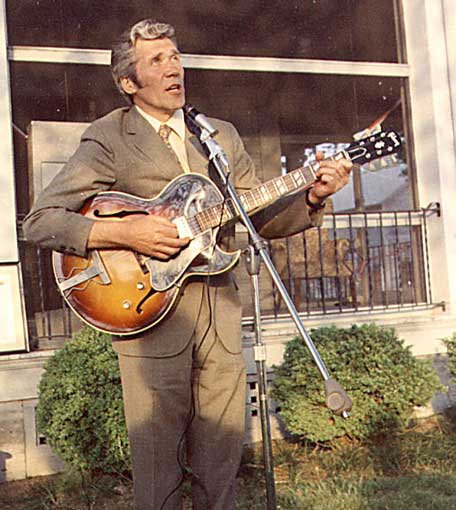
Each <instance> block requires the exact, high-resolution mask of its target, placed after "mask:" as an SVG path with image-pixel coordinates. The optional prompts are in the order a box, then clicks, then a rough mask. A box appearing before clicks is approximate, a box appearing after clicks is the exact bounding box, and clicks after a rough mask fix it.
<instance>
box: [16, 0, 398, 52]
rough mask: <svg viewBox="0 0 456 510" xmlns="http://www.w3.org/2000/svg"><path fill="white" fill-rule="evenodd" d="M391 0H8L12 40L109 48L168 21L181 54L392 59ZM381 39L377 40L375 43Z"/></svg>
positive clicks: (38, 44)
mask: <svg viewBox="0 0 456 510" xmlns="http://www.w3.org/2000/svg"><path fill="white" fill-rule="evenodd" d="M393 4H394V0H383V1H382V2H379V1H378V0H337V1H334V0H302V1H300V2H296V1H295V0H286V1H282V2H281V3H280V5H279V4H277V3H275V2H264V1H262V0H250V1H245V0H233V1H231V2H230V3H229V4H228V3H226V2H222V1H220V0H216V1H213V2H207V1H206V0H193V1H192V2H182V1H181V0H167V1H166V2H165V1H164V0H157V1H155V2H153V5H152V8H151V2H150V1H148V0H133V1H130V2H113V1H109V2H108V1H107V0H97V1H96V2H93V1H89V0H40V1H39V2H36V1H32V0H8V1H7V16H8V31H9V42H10V44H12V45H31V46H33V45H36V46H66V47H78V48H100V49H109V48H110V47H111V45H112V43H113V40H114V38H117V36H118V34H120V33H121V32H122V31H123V30H124V29H125V28H127V27H128V26H130V25H131V24H133V23H135V22H136V21H138V20H140V19H143V18H147V17H152V18H159V19H163V20H166V21H168V22H169V23H171V24H173V25H174V26H175V27H176V29H177V33H178V39H179V45H180V48H181V50H182V51H184V52H187V53H201V54H219V55H239V56H268V57H294V58H309V59H331V60H357V61H360V60H363V61H372V62H398V52H399V48H398V42H397V40H396V35H395V15H394V5H393ZM378 41H382V42H383V44H378Z"/></svg>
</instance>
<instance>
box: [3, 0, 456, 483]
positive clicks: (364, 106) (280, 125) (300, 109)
mask: <svg viewBox="0 0 456 510" xmlns="http://www.w3.org/2000/svg"><path fill="white" fill-rule="evenodd" d="M0 4H1V8H0V70H1V76H2V79H1V81H0V89H1V90H0V111H1V116H0V123H1V124H2V126H3V128H2V132H3V133H4V136H3V137H2V138H1V139H0V145H1V151H0V158H1V160H2V165H1V172H0V184H1V185H0V204H2V206H3V207H2V209H3V220H2V222H0V241H1V242H0V298H1V303H2V306H1V307H0V470H1V471H0V479H15V478H23V477H25V476H33V475H35V474H45V473H48V472H53V471H55V470H56V469H58V468H59V466H60V464H59V461H58V459H56V458H55V457H53V456H52V454H51V453H50V451H49V448H48V446H47V445H46V444H45V438H43V437H42V436H40V435H39V434H38V433H37V431H36V427H35V425H34V407H35V405H36V400H37V384H38V382H39V378H40V375H41V373H42V368H43V364H44V362H45V360H46V359H47V358H48V357H49V356H51V355H52V353H53V351H54V350H55V349H56V348H59V347H60V346H61V345H62V344H63V343H64V342H65V341H67V340H68V339H69V338H70V337H71V334H72V332H73V331H74V330H75V329H77V328H79V327H80V323H79V321H78V320H76V318H75V317H74V315H73V314H72V313H71V312H70V311H69V309H68V307H66V306H65V304H64V303H63V301H62V299H61V297H60V296H59V294H58V292H57V290H56V286H55V283H54V278H53V274H52V267H51V265H50V254H49V253H46V252H44V251H42V250H39V249H36V248H35V247H33V246H30V245H28V244H27V243H26V242H25V241H24V239H23V236H22V231H21V224H22V220H23V218H24V216H25V214H26V213H27V211H28V210H29V208H30V205H31V203H32V202H33V199H34V197H35V196H36V193H38V192H39V190H40V189H41V188H42V187H43V186H45V185H46V184H47V182H49V180H50V179H51V178H52V176H53V175H54V174H55V173H56V172H57V171H58V169H59V168H60V167H61V166H62V164H64V162H65V161H66V160H67V159H68V157H69V156H70V155H71V152H72V151H73V150H74V148H75V147H76V145H77V142H78V137H79V135H80V133H81V132H82V130H83V129H84V128H85V126H86V125H87V123H89V122H91V121H93V120H94V119H95V118H97V117H99V116H101V115H104V114H106V113H107V112H109V111H110V110H112V109H113V108H116V107H121V106H124V103H123V100H122V98H121V97H120V95H119V94H118V92H117V91H116V89H115V86H114V84H113V83H112V80H111V77H110V73H109V67H108V66H109V60H110V52H109V48H110V47H111V45H112V43H113V42H114V38H115V37H116V36H117V35H118V34H119V32H120V31H121V30H122V29H123V28H125V27H127V26H128V25H130V24H131V23H133V22H135V21H138V20H140V19H142V18H145V17H154V18H155V17H158V18H161V19H164V20H167V21H169V22H170V23H171V24H173V25H174V26H175V27H176V29H177V33H178V42H179V46H180V49H181V51H182V53H183V62H184V66H185V68H186V80H187V90H188V101H189V102H190V103H192V104H194V105H196V106H197V107H198V108H199V109H200V110H201V111H204V112H205V113H207V114H209V115H214V116H217V117H220V118H224V119H227V120H229V121H231V122H233V123H234V124H235V125H236V126H237V127H238V129H239V131H240V133H241V136H242V138H243V140H244V142H245V144H246V146H247V149H248V151H249V152H250V154H251V155H252V157H253V159H254V161H255V163H256V166H257V170H258V174H259V176H260V177H261V178H262V179H263V180H268V179H272V178H274V177H277V176H279V175H281V174H285V173H287V172H289V171H290V170H292V169H294V168H296V167H300V166H301V165H303V164H305V163H306V162H307V161H310V160H311V159H312V158H313V157H314V155H315V151H316V150H322V151H323V152H324V153H325V154H326V155H327V156H331V155H333V154H334V153H336V152H337V151H339V150H343V149H344V148H345V147H347V145H348V144H350V143H351V142H353V140H354V139H357V138H360V137H363V136H366V135H368V134H371V133H375V132H377V131H378V130H380V129H384V130H390V129H392V130H394V131H395V132H397V133H398V134H399V136H400V137H401V139H402V142H403V147H402V150H401V151H400V152H399V153H398V154H397V155H395V156H394V157H385V158H380V159H379V160H377V161H375V162H372V163H370V164H368V165H363V166H361V167H357V168H355V170H354V172H353V177H352V180H351V183H350V185H349V186H348V187H347V188H346V189H344V190H343V192H341V193H340V194H338V195H336V196H335V198H334V201H333V204H332V210H331V212H329V213H328V214H327V215H326V216H325V220H324V225H323V227H322V228H321V229H314V230H312V231H308V232H306V234H305V235H299V236H295V237H293V238H291V239H289V240H279V241H275V242H273V243H271V244H270V248H271V253H272V257H273V260H275V262H276V265H277V268H278V271H279V273H280V275H281V276H282V278H283V280H284V282H285V284H286V286H287V287H288V289H289V292H290V295H291V297H292V298H293V301H294V303H295V306H296V308H297V310H298V312H299V314H300V316H301V317H302V319H303V321H304V324H305V325H306V327H307V328H308V329H310V328H312V327H316V326H320V325H324V324H335V325H339V326H348V325H351V324H353V323H361V322H377V323H379V324H385V325H390V326H394V327H395V328H396V329H397V331H398V334H399V335H400V336H401V337H402V338H404V339H405V341H406V342H407V344H409V345H410V346H411V348H412V350H413V352H414V353H415V354H416V355H436V354H438V353H441V352H443V351H444V348H443V345H442V343H441V338H443V337H445V336H448V335H450V334H451V333H452V332H453V331H455V330H456V277H455V276H454V275H453V272H452V267H453V262H455V258H456V235H455V234H454V218H456V201H455V200H453V197H454V196H456V171H455V170H456V137H455V133H456V118H455V111H456V92H455V90H456V55H455V52H456V49H455V48H456V21H455V20H456V5H455V4H454V2H452V1H451V0H382V1H378V0H317V1H310V0H309V1H300V2H297V1H295V0H290V1H285V2H282V3H281V6H280V9H278V8H277V5H276V4H274V3H272V2H264V1H260V0H251V1H248V2H234V4H232V6H230V8H229V9H227V8H226V7H224V6H223V5H222V4H219V3H217V2H215V3H211V4H210V5H208V4H207V2H203V1H200V0H198V1H194V2H191V3H185V2H178V1H168V2H162V1H161V0H158V1H157V2H154V4H153V12H151V8H150V2H146V1H142V0H137V1H135V2H129V3H128V4H125V3H120V2H119V3H117V2H114V3H113V2H109V3H108V2H105V1H98V2H89V1H86V0H44V1H41V2H30V1H28V0H14V1H13V0H9V1H7V0H2V1H1V3H0ZM238 234H239V235H238V238H239V240H240V243H241V246H244V245H245V243H246V240H245V232H243V231H242V229H240V228H239V233H238ZM237 274H238V280H239V284H240V288H241V293H242V296H243V302H244V326H245V337H244V346H245V357H246V360H247V363H248V367H249V389H250V396H249V399H250V400H249V402H248V403H247V404H249V405H248V406H247V412H248V413H249V415H251V420H250V421H249V423H250V429H249V431H248V434H249V436H248V437H249V438H250V439H255V438H256V437H257V435H258V431H257V429H256V424H255V419H254V418H255V409H254V407H255V406H254V405H252V403H253V402H254V399H255V396H256V393H255V392H256V376H255V366H254V362H253V357H252V344H253V337H252V335H253V333H252V321H253V319H252V315H253V311H252V310H253V309H252V305H251V298H250V288H249V281H248V277H247V276H246V273H245V270H244V268H243V265H242V264H240V265H239V267H238V268H237ZM260 284H261V296H262V315H263V329H264V340H265V342H266V344H267V352H268V364H270V365H272V364H273V363H277V362H278V361H280V358H281V355H282V352H283V349H284V344H285V342H286V341H287V339H289V338H291V337H292V336H294V335H295V331H296V329H295V326H294V324H293V323H292V322H291V321H290V320H289V317H288V314H287V311H286V309H285V307H284V305H283V302H282V300H281V299H280V297H279V296H278V294H277V291H276V290H275V289H274V288H273V286H272V285H271V283H270V279H269V276H268V275H267V274H266V272H265V271H264V270H263V271H262V273H261V276H260ZM252 415H253V416H252Z"/></svg>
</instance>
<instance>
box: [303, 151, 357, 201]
mask: <svg viewBox="0 0 456 510" xmlns="http://www.w3.org/2000/svg"><path fill="white" fill-rule="evenodd" d="M323 158H324V157H323V154H322V153H321V152H317V161H318V162H319V163H320V168H319V169H318V171H317V172H316V177H317V181H316V182H315V184H314V185H313V186H312V188H310V190H309V194H308V200H309V202H310V203H312V204H315V206H317V207H318V206H319V205H320V204H321V203H322V202H324V201H325V199H326V198H328V197H329V196H331V195H333V194H334V193H336V192H337V191H339V190H340V189H342V188H343V187H344V186H346V185H347V184H348V181H349V179H350V172H351V170H352V168H353V163H352V162H351V161H348V160H347V159H339V160H338V161H331V160H328V159H323Z"/></svg>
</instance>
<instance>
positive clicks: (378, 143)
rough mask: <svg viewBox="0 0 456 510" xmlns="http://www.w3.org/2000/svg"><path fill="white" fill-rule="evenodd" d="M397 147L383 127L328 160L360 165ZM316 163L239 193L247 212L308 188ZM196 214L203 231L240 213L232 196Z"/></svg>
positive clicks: (398, 141)
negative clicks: (341, 160)
mask: <svg viewBox="0 0 456 510" xmlns="http://www.w3.org/2000/svg"><path fill="white" fill-rule="evenodd" d="M400 147H401V139H400V137H399V135H398V134H397V133H396V132H395V131H387V132H385V131H382V132H381V133H377V134H374V135H371V136H369V137H368V138H364V139H362V140H358V141H357V142H353V143H351V144H350V145H349V146H347V147H346V149H345V150H342V151H340V152H338V153H337V154H336V155H335V156H333V157H330V158H327V160H332V161H335V160H339V159H348V160H351V161H353V162H356V163H358V164H360V165H362V164H363V163H367V162H371V161H373V160H374V159H377V158H380V157H382V156H386V155H392V154H395V153H396V152H398V151H399V149H400ZM319 167H320V162H318V161H315V162H314V163H309V164H307V165H305V166H303V167H300V168H297V169H296V170H293V171H292V172H290V173H288V174H286V175H283V176H281V177H276V178H275V179H271V180H270V181H268V182H265V183H264V184H261V185H259V186H257V187H256V188H253V189H252V190H250V191H246V192H245V193H242V194H241V195H240V197H239V198H240V201H241V204H242V205H243V206H244V208H245V210H246V211H247V213H248V214H251V213H253V212H256V211H259V210H260V209H263V208H264V207H266V206H268V205H269V204H272V203H273V202H275V201H276V200H277V199H279V198H280V197H282V196H285V195H289V194H291V193H293V192H295V191H298V190H304V189H306V188H309V187H310V186H312V184H313V183H314V182H315V181H316V180H317V176H316V173H317V171H318V169H319ZM196 216H197V218H196V219H197V223H198V225H199V227H200V228H201V230H202V231H205V230H207V229H209V228H213V227H221V226H222V225H225V224H226V223H227V222H229V221H231V220H234V219H236V218H238V217H239V214H238V212H237V210H236V207H235V205H234V204H233V202H232V200H231V199H227V200H225V201H224V202H223V203H220V204H219V205H217V206H215V207H211V208H210V209H206V210H205V211H201V212H200V213H197V214H196Z"/></svg>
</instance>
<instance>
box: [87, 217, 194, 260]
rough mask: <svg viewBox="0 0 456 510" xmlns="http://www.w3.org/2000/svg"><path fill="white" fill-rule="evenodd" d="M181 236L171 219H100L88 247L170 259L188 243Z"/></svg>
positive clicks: (90, 236)
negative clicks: (123, 250)
mask: <svg viewBox="0 0 456 510" xmlns="http://www.w3.org/2000/svg"><path fill="white" fill-rule="evenodd" d="M189 241H190V240H189V238H188V237H186V238H183V239H181V238H179V236H178V231H177V227H176V225H174V223H172V222H171V221H170V220H168V219H167V218H164V217H162V216H156V215H152V214H149V215H147V216H142V215H141V216H139V217H138V216H130V217H127V218H124V219H122V220H121V221H96V222H95V223H94V225H93V227H92V230H91V231H90V235H89V240H88V243H87V248H88V249H97V248H119V249H129V250H133V251H136V252H138V253H142V254H143V255H147V256H150V257H155V258H157V259H160V260H168V259H169V258H171V257H172V256H174V255H176V254H177V253H178V252H179V251H180V250H181V249H182V248H184V247H185V246H187V245H188V243H189Z"/></svg>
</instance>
